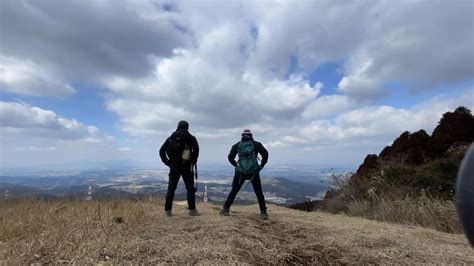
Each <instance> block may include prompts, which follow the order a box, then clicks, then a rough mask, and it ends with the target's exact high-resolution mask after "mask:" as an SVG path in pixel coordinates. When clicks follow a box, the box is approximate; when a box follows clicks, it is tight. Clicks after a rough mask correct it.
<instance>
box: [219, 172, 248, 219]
mask: <svg viewBox="0 0 474 266" xmlns="http://www.w3.org/2000/svg"><path fill="white" fill-rule="evenodd" d="M244 183H245V178H244V176H243V175H242V176H241V175H240V173H238V172H235V174H234V180H233V181H232V190H231V191H230V193H229V196H228V197H227V200H226V202H225V203H224V209H226V210H228V209H230V206H232V203H234V199H235V197H236V196H237V193H239V190H240V188H241V187H242V185H243V184H244Z"/></svg>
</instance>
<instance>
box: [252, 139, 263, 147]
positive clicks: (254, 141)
mask: <svg viewBox="0 0 474 266" xmlns="http://www.w3.org/2000/svg"><path fill="white" fill-rule="evenodd" d="M253 144H254V145H258V146H263V144H262V143H261V142H259V141H256V140H253Z"/></svg>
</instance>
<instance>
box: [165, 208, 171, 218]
mask: <svg viewBox="0 0 474 266" xmlns="http://www.w3.org/2000/svg"><path fill="white" fill-rule="evenodd" d="M165 216H166V217H171V216H173V214H172V213H171V210H169V211H165Z"/></svg>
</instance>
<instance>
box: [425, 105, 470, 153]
mask: <svg viewBox="0 0 474 266" xmlns="http://www.w3.org/2000/svg"><path fill="white" fill-rule="evenodd" d="M473 141H474V117H473V116H472V114H471V111H470V110H469V109H467V108H465V107H458V108H457V109H456V110H455V111H454V112H447V113H445V114H444V115H443V118H441V121H439V125H438V126H437V127H436V128H435V130H434V131H433V135H432V136H431V143H430V145H431V147H432V149H433V150H434V151H435V152H436V153H437V154H443V153H444V152H446V151H447V150H448V149H449V148H450V147H451V146H452V145H453V144H455V143H458V142H467V143H470V142H473Z"/></svg>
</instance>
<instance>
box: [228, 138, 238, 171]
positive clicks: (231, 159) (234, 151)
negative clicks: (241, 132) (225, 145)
mask: <svg viewBox="0 0 474 266" xmlns="http://www.w3.org/2000/svg"><path fill="white" fill-rule="evenodd" d="M237 145H238V144H235V145H234V146H232V148H231V149H230V152H229V156H227V159H229V162H230V164H232V165H233V166H234V167H236V166H237V162H236V161H235V156H237Z"/></svg>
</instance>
